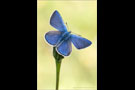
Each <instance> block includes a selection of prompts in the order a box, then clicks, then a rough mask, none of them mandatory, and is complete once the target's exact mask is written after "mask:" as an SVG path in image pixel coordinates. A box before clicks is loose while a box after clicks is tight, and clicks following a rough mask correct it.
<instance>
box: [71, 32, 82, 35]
mask: <svg viewBox="0 0 135 90" xmlns="http://www.w3.org/2000/svg"><path fill="white" fill-rule="evenodd" d="M72 33H73V34H76V35H78V36H81V35H79V34H77V33H74V32H72Z"/></svg>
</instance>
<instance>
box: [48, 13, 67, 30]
mask: <svg viewBox="0 0 135 90" xmlns="http://www.w3.org/2000/svg"><path fill="white" fill-rule="evenodd" d="M50 24H51V25H52V26H53V27H54V28H56V29H57V30H59V31H61V32H65V31H67V28H66V26H65V24H64V22H63V20H62V17H61V15H60V14H59V12H58V11H57V10H55V11H54V13H53V14H52V16H51V19H50Z"/></svg>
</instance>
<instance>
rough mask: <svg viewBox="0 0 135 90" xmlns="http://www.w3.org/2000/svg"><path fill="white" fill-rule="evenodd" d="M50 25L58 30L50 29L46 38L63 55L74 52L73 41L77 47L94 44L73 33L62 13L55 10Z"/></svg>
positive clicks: (81, 47)
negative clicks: (68, 28) (69, 29)
mask: <svg viewBox="0 0 135 90" xmlns="http://www.w3.org/2000/svg"><path fill="white" fill-rule="evenodd" d="M50 25H51V26H52V27H54V28H55V29H57V30H58V31H49V32H47V33H46V34H45V40H46V41H47V42H48V43H49V44H50V45H53V46H54V47H56V51H57V52H58V53H59V54H60V55H62V56H69V55H70V53H71V52H72V46H71V42H72V43H73V45H74V46H75V47H76V48H77V49H83V48H86V47H88V46H90V45H91V44H92V42H91V41H89V40H88V39H86V38H83V37H81V36H79V35H75V34H71V31H68V30H67V27H66V25H65V24H64V22H63V19H62V17H61V15H60V13H59V12H58V11H57V10H55V11H54V12H53V14H52V16H51V18H50Z"/></svg>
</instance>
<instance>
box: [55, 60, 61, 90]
mask: <svg viewBox="0 0 135 90" xmlns="http://www.w3.org/2000/svg"><path fill="white" fill-rule="evenodd" d="M61 62H62V60H59V61H56V90H58V89H59V77H60V66H61Z"/></svg>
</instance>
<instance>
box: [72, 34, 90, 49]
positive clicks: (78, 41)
mask: <svg viewBox="0 0 135 90" xmlns="http://www.w3.org/2000/svg"><path fill="white" fill-rule="evenodd" d="M71 41H72V43H73V44H74V46H75V47H76V48H77V49H83V48H86V47H88V46H90V45H91V44H92V42H91V41H89V40H88V39H86V38H83V37H81V36H78V35H73V34H71Z"/></svg>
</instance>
